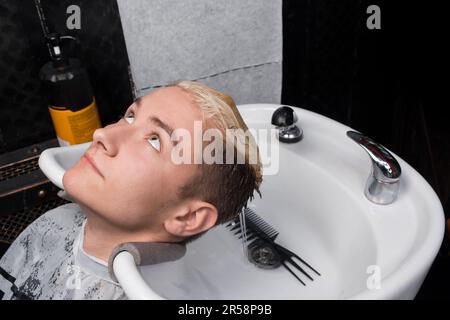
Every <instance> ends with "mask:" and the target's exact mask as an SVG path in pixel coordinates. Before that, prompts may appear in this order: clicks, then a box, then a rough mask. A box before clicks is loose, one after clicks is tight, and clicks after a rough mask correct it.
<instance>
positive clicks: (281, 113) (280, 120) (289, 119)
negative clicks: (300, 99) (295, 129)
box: [271, 106, 298, 127]
mask: <svg viewBox="0 0 450 320" xmlns="http://www.w3.org/2000/svg"><path fill="white" fill-rule="evenodd" d="M297 121H298V118H297V115H296V114H295V112H294V109H292V108H291V107H289V106H281V107H280V108H278V109H277V110H275V112H274V113H273V115H272V121H271V122H272V124H273V125H274V126H276V127H289V126H291V125H293V124H294V123H296V122H297Z"/></svg>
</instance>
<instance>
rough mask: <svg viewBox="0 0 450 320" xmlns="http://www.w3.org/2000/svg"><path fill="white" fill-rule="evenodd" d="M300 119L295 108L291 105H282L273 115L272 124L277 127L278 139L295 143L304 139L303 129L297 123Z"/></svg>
mask: <svg viewBox="0 0 450 320" xmlns="http://www.w3.org/2000/svg"><path fill="white" fill-rule="evenodd" d="M297 121H298V118H297V115H296V114H295V112H294V110H293V109H292V108H291V107H289V106H281V107H280V108H278V109H277V110H275V112H274V113H273V115H272V124H273V125H274V126H276V127H277V129H278V130H279V132H278V139H279V140H280V141H281V142H286V143H294V142H298V141H300V140H302V138H303V130H302V129H301V128H299V127H298V126H297V125H296V123H297Z"/></svg>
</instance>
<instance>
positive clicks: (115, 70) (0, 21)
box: [0, 0, 450, 298]
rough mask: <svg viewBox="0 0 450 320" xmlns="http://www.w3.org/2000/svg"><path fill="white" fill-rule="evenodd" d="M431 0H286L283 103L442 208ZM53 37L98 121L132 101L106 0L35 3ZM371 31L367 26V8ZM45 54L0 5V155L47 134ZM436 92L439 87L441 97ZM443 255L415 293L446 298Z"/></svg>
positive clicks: (444, 170)
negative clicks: (363, 137) (75, 12)
mask: <svg viewBox="0 0 450 320" xmlns="http://www.w3.org/2000/svg"><path fill="white" fill-rule="evenodd" d="M438 3H439V2H438V1H435V2H434V3H431V2H430V1H418V2H412V1H399V0H390V1H387V0H386V1H379V0H377V1H366V0H339V1H337V0H284V1H283V31H284V32H283V91H282V103H283V104H290V105H294V106H298V107H302V108H305V109H309V110H312V111H315V112H318V113H320V114H323V115H325V116H328V117H330V118H333V119H335V120H337V121H340V122H342V123H344V124H346V125H348V126H351V127H353V128H354V129H356V130H359V131H361V132H363V133H365V134H367V135H368V136H370V137H372V138H373V139H375V140H377V141H378V142H380V143H382V144H383V145H385V146H386V147H388V148H389V149H391V150H393V151H394V152H395V153H396V154H398V155H399V156H400V157H402V158H403V159H404V160H406V161H407V162H408V163H409V164H411V165H412V166H413V167H414V168H415V169H416V170H417V171H419V173H421V174H422V175H423V176H424V177H425V178H426V179H427V181H428V182H429V183H430V184H431V186H432V187H433V188H434V190H435V191H436V193H437V194H438V196H439V198H440V199H441V201H442V203H443V205H444V206H446V207H447V208H448V207H449V206H450V183H449V181H450V126H449V124H448V122H449V117H448V115H447V114H448V112H447V110H446V109H448V103H445V100H439V99H438V98H437V97H438V96H439V93H442V91H441V90H440V89H438V87H439V86H438V85H437V83H439V82H441V83H444V84H447V85H448V81H447V83H446V82H445V77H443V76H441V77H439V76H438V74H439V73H441V71H440V70H441V69H442V66H441V65H440V63H439V59H438V57H439V52H440V49H439V48H438V45H439V44H441V43H444V42H445V41H447V39H446V37H441V35H440V34H439V31H440V30H441V29H440V28H439V27H438V24H439V22H444V21H445V19H441V18H440V17H439V13H444V12H445V11H444V10H443V8H442V7H441V5H439V4H438ZM42 4H43V7H44V12H45V14H46V17H47V19H48V23H49V26H50V28H51V31H59V32H62V33H65V34H70V35H74V36H76V37H77V38H78V39H79V40H80V43H81V45H80V46H78V45H73V44H72V45H68V46H67V47H66V50H67V52H68V53H70V55H71V56H76V57H79V58H81V59H82V61H83V62H84V64H85V66H86V68H87V70H88V73H89V75H90V78H91V82H92V85H93V88H94V92H95V95H96V98H97V102H98V107H99V112H100V117H101V119H102V123H103V124H104V125H105V124H108V123H111V122H113V121H115V120H116V119H117V117H118V116H119V115H120V114H121V113H122V112H123V111H124V110H125V108H126V107H127V106H128V105H129V104H130V103H131V101H132V94H131V85H130V81H129V76H128V64H129V62H128V58H127V54H126V48H125V42H124V39H123V34H122V28H121V23H120V18H119V14H118V8H117V4H116V2H115V1H114V0H91V1H87V0H42ZM71 4H77V5H79V6H80V7H81V12H82V22H81V23H82V28H81V30H75V31H68V30H67V29H66V28H65V22H66V19H67V16H68V15H67V14H66V8H67V7H68V6H69V5H71ZM372 4H376V5H378V6H379V7H380V8H381V30H369V29H367V27H366V19H367V18H368V16H369V15H368V14H367V13H366V9H367V7H368V6H369V5H372ZM47 61H48V51H47V48H46V46H45V44H44V41H43V38H42V30H41V27H40V24H39V20H38V16H37V14H36V9H35V6H34V1H32V0H22V1H17V0H0V154H2V153H5V152H9V151H13V150H16V149H18V148H21V147H24V146H28V145H31V144H33V143H38V142H41V141H45V140H48V139H53V138H54V137H55V136H54V130H53V125H52V123H51V118H50V115H49V113H48V110H47V107H46V100H45V98H44V95H43V92H42V86H41V83H40V81H39V79H38V72H39V68H40V67H41V66H42V65H43V64H44V63H45V62H47ZM444 93H445V91H444ZM449 267H450V266H449V262H448V256H445V255H439V256H438V258H437V260H436V262H435V264H434V266H433V268H432V272H431V273H430V274H429V276H428V279H427V281H426V282H425V284H424V286H423V288H422V290H421V292H420V293H419V295H418V298H427V297H447V298H448V297H450V293H449V290H450V289H449V288H446V287H445V286H446V285H447V286H448V283H450V281H449V277H450V276H449V273H450V272H449V271H448V270H450V269H449Z"/></svg>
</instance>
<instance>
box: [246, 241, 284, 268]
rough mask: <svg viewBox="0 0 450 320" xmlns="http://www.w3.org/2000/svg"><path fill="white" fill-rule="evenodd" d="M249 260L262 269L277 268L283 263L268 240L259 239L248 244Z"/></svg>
mask: <svg viewBox="0 0 450 320" xmlns="http://www.w3.org/2000/svg"><path fill="white" fill-rule="evenodd" d="M248 260H249V261H250V262H251V263H253V264H255V265H256V266H257V267H258V268H262V269H275V268H278V267H279V266H280V265H281V258H280V255H279V254H278V252H277V251H276V250H275V248H274V247H273V246H272V245H271V244H270V243H268V242H267V241H264V240H261V239H258V240H255V241H253V242H252V243H251V244H250V245H249V246H248Z"/></svg>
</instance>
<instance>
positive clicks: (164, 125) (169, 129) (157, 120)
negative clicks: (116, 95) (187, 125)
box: [134, 97, 178, 146]
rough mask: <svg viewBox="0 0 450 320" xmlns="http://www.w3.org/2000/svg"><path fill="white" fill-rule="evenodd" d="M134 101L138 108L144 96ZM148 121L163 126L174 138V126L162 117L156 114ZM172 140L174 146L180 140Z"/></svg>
mask: <svg viewBox="0 0 450 320" xmlns="http://www.w3.org/2000/svg"><path fill="white" fill-rule="evenodd" d="M134 103H135V104H136V109H139V108H140V107H141V106H142V97H139V98H137V99H136V100H135V101H134ZM148 121H150V122H152V123H153V124H155V125H157V126H158V127H161V128H162V129H163V130H164V131H166V132H167V134H168V135H169V137H171V138H172V133H173V131H174V130H173V128H172V127H171V126H169V125H168V124H167V123H165V122H164V121H162V120H161V119H159V118H158V117H155V116H150V117H149V118H148ZM170 140H171V141H172V144H173V145H174V146H176V145H177V143H178V141H174V140H172V139H170Z"/></svg>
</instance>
